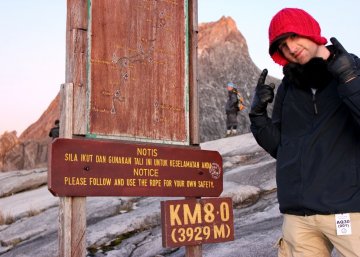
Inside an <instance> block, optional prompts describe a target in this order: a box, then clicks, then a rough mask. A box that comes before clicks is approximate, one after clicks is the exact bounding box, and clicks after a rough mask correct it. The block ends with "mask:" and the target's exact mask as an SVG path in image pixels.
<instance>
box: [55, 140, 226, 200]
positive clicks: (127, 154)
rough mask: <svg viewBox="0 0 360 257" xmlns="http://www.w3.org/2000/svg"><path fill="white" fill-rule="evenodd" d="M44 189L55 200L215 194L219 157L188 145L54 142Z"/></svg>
mask: <svg viewBox="0 0 360 257" xmlns="http://www.w3.org/2000/svg"><path fill="white" fill-rule="evenodd" d="M48 163H49V165H50V167H49V174H48V188H49V190H50V192H51V193H52V194H54V195H56V196H184V197H186V196H189V197H190V196H191V197H202V196H219V195H220V194H221V192H222V190H223V170H222V158H221V155H220V154H219V153H218V152H216V151H205V150H200V149H198V148H193V147H176V146H164V145H155V144H151V145H150V144H132V143H124V142H119V141H106V140H103V141H100V140H89V139H64V138H58V139H56V140H55V141H54V142H53V143H52V144H51V148H50V157H49V162H48Z"/></svg>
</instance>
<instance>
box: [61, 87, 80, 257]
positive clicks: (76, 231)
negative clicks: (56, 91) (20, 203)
mask: <svg viewBox="0 0 360 257" xmlns="http://www.w3.org/2000/svg"><path fill="white" fill-rule="evenodd" d="M60 96H61V104H60V108H61V112H60V113H61V116H60V137H63V138H72V135H73V129H72V127H73V84H72V83H67V84H63V85H61V90H60ZM85 232H86V197H60V204H59V256H60V257H84V256H86V247H85Z"/></svg>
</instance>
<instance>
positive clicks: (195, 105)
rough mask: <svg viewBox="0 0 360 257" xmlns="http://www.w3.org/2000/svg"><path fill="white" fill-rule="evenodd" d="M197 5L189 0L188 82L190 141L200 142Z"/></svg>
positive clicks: (193, 142) (193, 0)
mask: <svg viewBox="0 0 360 257" xmlns="http://www.w3.org/2000/svg"><path fill="white" fill-rule="evenodd" d="M197 14H198V5H197V0H189V32H190V35H189V84H190V120H189V123H190V143H191V144H192V145H198V144H200V135H199V94H198V77H197V76H198V72H197V69H198V64H197V50H198V45H197V44H198V32H199V29H198V15H197Z"/></svg>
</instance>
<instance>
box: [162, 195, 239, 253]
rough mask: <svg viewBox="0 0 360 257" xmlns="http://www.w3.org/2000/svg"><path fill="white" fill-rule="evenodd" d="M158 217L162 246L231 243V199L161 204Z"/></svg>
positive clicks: (164, 202) (179, 201)
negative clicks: (160, 222) (159, 216)
mask: <svg viewBox="0 0 360 257" xmlns="http://www.w3.org/2000/svg"><path fill="white" fill-rule="evenodd" d="M161 215H162V216H161V220H162V235H163V246H164V247H179V246H184V245H200V244H205V243H220V242H226V241H232V240H234V221H233V220H234V218H233V208H232V199H231V198H204V199H187V200H170V201H162V202H161Z"/></svg>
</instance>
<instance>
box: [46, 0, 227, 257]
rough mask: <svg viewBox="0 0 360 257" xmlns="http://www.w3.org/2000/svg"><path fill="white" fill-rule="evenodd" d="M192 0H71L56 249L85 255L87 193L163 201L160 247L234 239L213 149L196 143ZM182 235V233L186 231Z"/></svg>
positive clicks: (54, 171)
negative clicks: (221, 195)
mask: <svg viewBox="0 0 360 257" xmlns="http://www.w3.org/2000/svg"><path fill="white" fill-rule="evenodd" d="M197 33H198V28H197V0H131V1H128V0H86V1H84V0H67V24H66V79H65V84H63V85H62V86H61V117H60V138H59V139H56V140H55V141H54V142H53V143H52V144H51V147H50V154H49V156H50V157H49V162H48V164H49V172H48V187H49V190H50V192H51V193H52V194H54V195H55V196H59V197H60V211H59V256H61V257H80V256H81V257H83V256H85V255H86V249H85V237H86V234H85V231H86V197H88V196H160V197H161V196H167V197H168V196H182V197H186V199H185V200H178V201H165V202H162V203H161V209H162V219H163V244H164V247H173V246H185V251H186V256H187V257H201V256H202V247H201V245H202V244H203V243H213V242H224V241H229V240H233V225H232V223H233V217H232V202H231V199H230V198H209V199H201V197H204V196H205V197H217V196H219V195H220V194H221V192H222V190H223V170H222V159H221V156H220V154H219V153H217V152H214V151H203V150H200V149H199V147H198V145H199V143H200V141H199V130H198V128H199V125H198V120H199V117H198V112H199V108H198V104H199V103H198V89H197ZM184 233H185V234H184Z"/></svg>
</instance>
